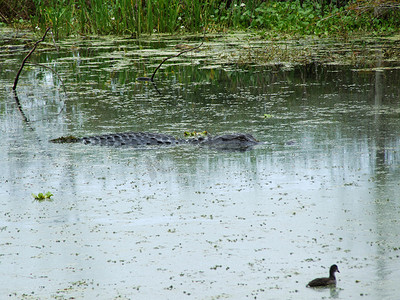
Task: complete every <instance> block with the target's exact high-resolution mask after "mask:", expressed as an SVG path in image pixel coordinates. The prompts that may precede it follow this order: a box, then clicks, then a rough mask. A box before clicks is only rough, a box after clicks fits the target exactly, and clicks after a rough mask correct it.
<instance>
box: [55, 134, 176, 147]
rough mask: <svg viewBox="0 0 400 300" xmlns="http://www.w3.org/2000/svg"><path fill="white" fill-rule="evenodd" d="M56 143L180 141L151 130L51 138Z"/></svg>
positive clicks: (132, 144)
mask: <svg viewBox="0 0 400 300" xmlns="http://www.w3.org/2000/svg"><path fill="white" fill-rule="evenodd" d="M51 142H54V143H78V142H81V143H84V144H91V145H102V146H146V145H174V144H178V143H179V142H180V140H179V139H177V138H175V137H173V136H172V135H167V134H160V133H150V132H123V133H111V134H103V135H95V136H88V137H82V138H75V137H72V136H70V137H61V138H58V139H54V140H51Z"/></svg>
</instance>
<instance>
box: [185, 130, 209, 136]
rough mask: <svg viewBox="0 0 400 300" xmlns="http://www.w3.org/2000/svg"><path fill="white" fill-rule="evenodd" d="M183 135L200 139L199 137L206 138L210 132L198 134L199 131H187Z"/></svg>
mask: <svg viewBox="0 0 400 300" xmlns="http://www.w3.org/2000/svg"><path fill="white" fill-rule="evenodd" d="M183 135H184V136H185V137H198V136H206V135H208V132H207V131H206V130H205V131H202V132H197V131H185V132H184V133H183Z"/></svg>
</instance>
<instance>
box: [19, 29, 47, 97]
mask: <svg viewBox="0 0 400 300" xmlns="http://www.w3.org/2000/svg"><path fill="white" fill-rule="evenodd" d="M49 30H50V27H49V28H47V29H46V31H45V33H44V35H43V36H42V38H41V39H40V40H38V41H37V42H36V43H35V45H34V46H33V48H32V50H31V51H30V52H29V53H28V54H27V55H26V56H25V58H24V60H23V61H22V64H21V67H20V68H19V70H18V72H17V75H16V76H15V80H14V85H13V87H12V89H13V91H15V89H16V88H17V84H18V79H19V75H20V74H21V72H22V69H23V68H24V65H25V62H26V61H27V60H28V58H29V56H31V55H32V53H33V52H34V51H35V50H36V47H37V46H38V45H39V43H40V42H43V41H44V39H45V38H46V35H47V33H48V32H49Z"/></svg>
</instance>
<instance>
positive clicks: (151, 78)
mask: <svg viewBox="0 0 400 300" xmlns="http://www.w3.org/2000/svg"><path fill="white" fill-rule="evenodd" d="M203 43H204V39H203V41H202V42H201V44H200V45H198V46H197V47H194V48H190V49H187V50H184V51H182V52H179V53H178V54H175V55H171V56H169V57H167V58H164V60H163V61H162V62H161V63H160V64H159V65H158V67H157V68H156V69H155V70H154V72H153V75H151V77H139V78H137V80H139V81H151V82H154V75H156V72H157V71H158V69H159V68H160V67H161V66H162V64H163V63H165V62H166V61H167V60H168V59H171V58H174V57H178V56H180V55H182V54H184V53H187V52H190V51H193V50H196V49H199V48H200V47H201V46H202V45H203Z"/></svg>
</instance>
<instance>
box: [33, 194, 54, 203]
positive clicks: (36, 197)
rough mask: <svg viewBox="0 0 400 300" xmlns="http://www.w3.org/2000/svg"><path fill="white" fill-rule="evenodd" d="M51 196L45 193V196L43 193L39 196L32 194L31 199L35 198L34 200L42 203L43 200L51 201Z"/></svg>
mask: <svg viewBox="0 0 400 300" xmlns="http://www.w3.org/2000/svg"><path fill="white" fill-rule="evenodd" d="M52 196H54V195H53V194H52V193H51V192H47V193H46V194H43V193H39V194H37V195H36V194H32V197H33V198H35V200H37V201H39V202H42V201H44V200H47V201H52V199H50V198H51V197H52Z"/></svg>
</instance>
